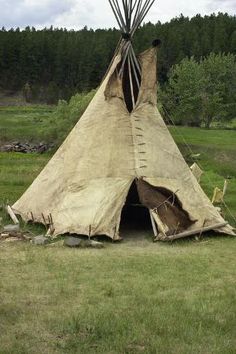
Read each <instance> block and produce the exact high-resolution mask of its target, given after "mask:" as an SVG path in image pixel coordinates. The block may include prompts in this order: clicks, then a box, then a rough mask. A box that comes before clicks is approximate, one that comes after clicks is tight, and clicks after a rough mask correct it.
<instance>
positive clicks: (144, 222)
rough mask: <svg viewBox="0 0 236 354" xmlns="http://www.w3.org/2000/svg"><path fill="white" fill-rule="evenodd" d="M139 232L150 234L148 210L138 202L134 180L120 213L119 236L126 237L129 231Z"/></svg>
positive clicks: (150, 226)
mask: <svg viewBox="0 0 236 354" xmlns="http://www.w3.org/2000/svg"><path fill="white" fill-rule="evenodd" d="M140 232H144V233H147V232H148V233H149V234H150V235H152V225H151V220H150V214H149V210H148V209H147V208H146V207H145V206H143V205H142V204H141V203H140V200H139V196H138V191H137V186H136V182H135V181H133V183H132V185H131V187H130V190H129V193H128V195H127V198H126V202H125V205H124V207H123V210H122V213H121V223H120V236H121V237H122V238H126V236H127V235H130V234H131V233H132V234H133V235H134V237H135V234H136V233H138V234H140Z"/></svg>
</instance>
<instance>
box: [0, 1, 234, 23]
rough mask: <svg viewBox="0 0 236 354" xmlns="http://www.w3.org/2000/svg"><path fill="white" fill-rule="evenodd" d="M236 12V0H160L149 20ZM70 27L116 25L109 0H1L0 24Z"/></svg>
mask: <svg viewBox="0 0 236 354" xmlns="http://www.w3.org/2000/svg"><path fill="white" fill-rule="evenodd" d="M219 11H220V12H228V13H229V14H231V15H234V14H235V13H236V0H156V2H155V3H154V5H153V7H152V9H151V10H150V12H149V14H148V16H147V17H146V20H145V21H146V22H147V21H151V22H153V23H156V22H157V21H158V20H160V21H161V22H165V21H169V20H170V19H171V18H173V17H176V16H179V15H180V14H181V13H182V14H183V15H185V16H190V17H192V16H194V15H196V14H197V13H200V14H202V15H205V14H211V13H213V12H215V13H218V12H219ZM50 25H53V26H55V27H66V28H68V29H80V28H82V27H84V26H88V27H89V28H90V27H92V28H94V29H95V28H108V27H113V26H116V21H115V20H114V16H113V14H112V12H111V9H110V6H109V4H108V0H0V27H2V26H5V27H6V28H10V27H20V28H24V27H26V26H34V27H36V28H42V27H49V26H50Z"/></svg>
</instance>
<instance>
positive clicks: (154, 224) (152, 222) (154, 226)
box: [149, 209, 158, 237]
mask: <svg viewBox="0 0 236 354" xmlns="http://www.w3.org/2000/svg"><path fill="white" fill-rule="evenodd" d="M149 214H150V219H151V224H152V229H153V233H154V236H155V237H157V236H158V232H157V227H156V223H155V220H154V218H153V216H152V211H151V210H150V209H149Z"/></svg>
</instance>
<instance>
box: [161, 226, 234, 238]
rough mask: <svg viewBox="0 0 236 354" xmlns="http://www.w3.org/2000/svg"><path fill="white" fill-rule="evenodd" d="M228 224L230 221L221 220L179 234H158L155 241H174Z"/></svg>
mask: <svg viewBox="0 0 236 354" xmlns="http://www.w3.org/2000/svg"><path fill="white" fill-rule="evenodd" d="M226 225H228V222H221V223H219V224H215V225H211V226H206V227H202V228H201V229H196V230H190V231H185V232H181V233H179V234H176V235H171V236H157V237H156V239H155V241H174V240H177V239H179V238H182V237H187V236H192V235H195V234H198V233H200V232H201V233H202V232H205V231H210V230H214V229H218V228H221V227H224V226H226Z"/></svg>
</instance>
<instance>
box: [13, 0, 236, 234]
mask: <svg viewBox="0 0 236 354" xmlns="http://www.w3.org/2000/svg"><path fill="white" fill-rule="evenodd" d="M110 3H111V5H112V7H113V10H114V12H115V14H116V17H117V20H118V23H119V25H120V27H121V30H122V32H123V38H122V40H121V42H120V45H119V47H118V50H117V52H116V55H115V57H114V59H113V61H112V64H111V66H110V68H109V70H108V73H107V74H106V77H105V79H104V81H103V82H102V84H101V86H100V88H99V89H98V91H97V93H96V95H95V97H94V98H93V100H92V101H91V103H90V105H89V106H88V108H87V110H86V112H85V113H84V114H83V116H82V117H81V119H80V120H79V121H78V123H77V124H76V126H75V127H74V129H73V130H72V131H71V133H70V134H69V136H68V137H67V139H66V140H65V141H64V143H63V144H62V145H61V147H60V148H59V149H58V151H57V152H56V153H55V155H54V156H53V157H52V159H51V160H50V161H49V163H48V164H47V165H46V167H45V168H44V169H43V170H42V172H41V173H40V175H39V176H38V177H37V178H36V179H35V181H34V182H33V183H32V185H31V186H30V187H29V188H28V189H27V190H26V192H25V193H24V194H23V196H22V197H21V198H20V199H19V200H18V201H17V202H16V203H15V204H14V205H13V207H12V208H13V210H14V211H15V212H16V213H17V214H20V215H21V216H22V218H23V219H24V220H26V221H29V220H33V221H35V222H40V223H47V224H51V226H52V225H53V228H52V229H51V232H52V234H53V235H54V236H56V235H59V234H64V233H76V234H83V235H89V236H93V235H107V236H109V237H111V238H113V239H119V226H120V218H121V212H122V208H123V206H124V204H125V201H126V197H127V194H128V192H129V189H130V187H131V184H132V183H133V181H134V180H136V181H137V186H138V191H139V195H140V200H141V202H142V203H143V204H144V205H146V206H147V207H148V208H149V209H150V210H152V215H153V217H154V219H155V221H156V223H157V226H158V230H159V232H160V234H161V237H160V238H162V237H163V235H164V236H165V237H164V238H166V237H167V239H168V227H167V225H168V222H169V221H168V220H167V219H168V218H167V216H168V214H167V216H166V215H165V210H167V209H168V207H169V208H170V209H171V208H175V209H176V208H177V209H178V210H177V211H178V213H177V214H178V215H177V216H176V217H177V221H178V223H177V227H176V221H175V227H174V229H171V227H169V235H170V234H172V235H173V233H174V234H180V235H181V232H186V231H187V232H189V233H190V234H191V233H194V232H198V231H199V229H202V228H203V229H205V228H206V229H214V230H216V231H220V232H224V233H228V234H233V231H232V228H231V227H230V226H229V225H227V224H226V222H225V220H224V219H223V218H222V217H221V215H220V214H219V213H218V212H217V211H216V209H215V207H214V206H213V205H212V204H211V202H210V201H209V199H208V198H207V196H206V195H205V194H204V192H203V191H202V189H201V187H200V185H199V184H198V182H197V180H196V178H195V177H194V176H193V174H192V172H191V170H190V168H189V167H188V165H187V164H186V162H185V161H184V159H183V157H182V155H181V153H180V151H179V150H178V148H177V146H176V144H175V142H174V141H173V139H172V137H171V135H170V133H169V131H168V129H167V127H166V125H165V123H164V121H163V119H162V117H161V116H160V113H159V112H158V110H157V105H156V102H157V97H156V92H157V83H156V47H152V48H151V49H148V50H147V51H145V52H144V53H142V54H141V55H140V56H139V57H138V59H137V58H136V56H135V54H134V52H133V48H132V44H131V38H132V37H133V34H134V32H135V30H136V28H137V27H138V26H139V25H140V23H141V21H142V19H143V17H144V16H145V14H146V12H147V11H148V10H149V8H150V6H151V5H152V3H153V1H149V0H147V1H145V2H144V4H142V1H134V2H133V1H129V3H128V2H127V1H124V2H122V3H123V5H124V7H123V11H124V14H123V16H122V15H121V11H120V7H118V5H117V4H118V2H117V1H110ZM132 18H133V20H132ZM155 193H157V196H156V199H155ZM168 193H169V196H168ZM170 195H171V197H170ZM153 196H154V197H153ZM160 196H161V197H160ZM163 198H164V201H163ZM165 198H166V199H165ZM166 200H167V202H168V203H169V205H166ZM168 200H169V201H168ZM163 206H164V209H163ZM161 208H162V209H163V210H162V212H161ZM159 211H160V212H159ZM175 212H176V210H174V209H173V213H175ZM181 215H182V216H183V218H186V219H188V222H186V223H185V224H184V223H182V224H181ZM178 225H181V228H179V229H178ZM184 225H185V226H184Z"/></svg>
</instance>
